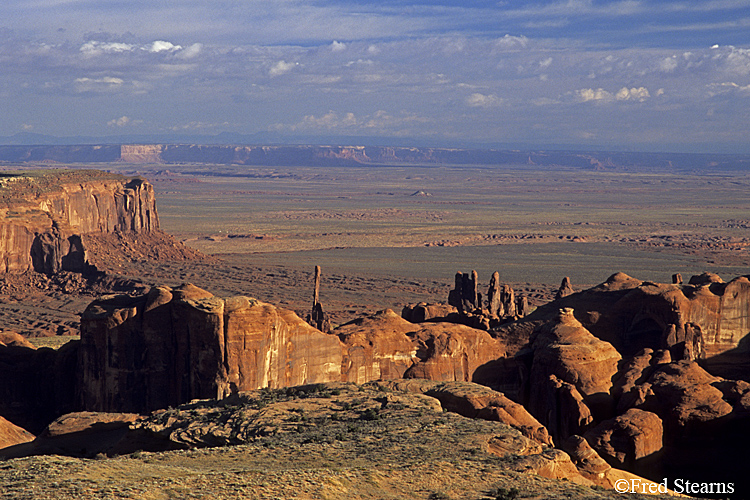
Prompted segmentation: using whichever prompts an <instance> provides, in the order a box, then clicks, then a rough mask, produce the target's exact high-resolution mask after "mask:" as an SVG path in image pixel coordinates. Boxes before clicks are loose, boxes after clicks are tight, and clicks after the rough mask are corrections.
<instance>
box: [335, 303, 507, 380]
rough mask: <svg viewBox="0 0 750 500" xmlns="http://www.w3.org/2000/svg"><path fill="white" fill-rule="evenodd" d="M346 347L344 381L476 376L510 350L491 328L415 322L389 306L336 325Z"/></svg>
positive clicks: (343, 370)
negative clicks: (377, 311) (481, 328)
mask: <svg viewBox="0 0 750 500" xmlns="http://www.w3.org/2000/svg"><path fill="white" fill-rule="evenodd" d="M334 333H336V334H337V335H338V336H339V338H341V341H342V342H343V344H344V346H345V354H344V365H343V367H342V377H344V378H343V379H342V380H347V381H351V382H357V383H362V382H364V381H367V380H378V379H393V378H401V377H407V378H427V379H431V380H443V381H452V380H462V381H472V380H475V379H476V378H477V377H479V378H481V377H482V375H483V372H482V371H481V368H482V367H483V366H484V365H486V364H488V363H490V362H491V361H494V360H495V359H497V358H500V357H502V356H504V355H505V349H504V347H503V346H502V345H501V344H500V343H499V342H498V341H496V340H495V339H493V338H492V337H491V336H490V335H489V334H488V333H487V332H484V331H480V330H476V329H474V328H469V327H467V326H464V325H457V324H453V323H419V324H416V325H415V324H413V323H410V322H409V321H407V320H405V319H403V318H401V317H399V316H398V315H397V314H395V313H394V312H393V311H391V310H390V309H388V310H385V311H381V312H379V313H376V314H374V315H372V316H368V317H365V318H361V319H359V320H355V321H352V322H350V323H347V324H345V325H342V326H340V327H338V328H337V329H336V330H334Z"/></svg>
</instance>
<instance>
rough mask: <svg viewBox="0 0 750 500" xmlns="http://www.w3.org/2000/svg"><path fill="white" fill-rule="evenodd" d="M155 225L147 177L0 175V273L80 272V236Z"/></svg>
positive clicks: (82, 266) (137, 230) (83, 254)
mask: <svg viewBox="0 0 750 500" xmlns="http://www.w3.org/2000/svg"><path fill="white" fill-rule="evenodd" d="M158 229H159V217H158V214H157V211H156V201H155V197H154V189H153V186H151V184H149V183H148V182H147V181H145V180H143V179H140V178H134V179H127V178H124V177H122V176H115V175H110V174H104V173H101V172H95V173H90V174H87V173H81V172H77V173H55V174H49V175H47V176H39V177H23V176H16V177H6V178H2V182H1V185H0V272H6V273H7V272H11V273H12V272H24V271H27V270H34V271H37V272H43V273H46V274H54V273H56V272H58V271H73V272H82V271H85V270H86V268H87V266H88V262H87V255H86V249H85V248H84V244H83V240H82V235H86V234H92V233H115V232H120V233H136V234H140V233H150V232H152V231H156V230H158Z"/></svg>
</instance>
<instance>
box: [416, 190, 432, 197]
mask: <svg viewBox="0 0 750 500" xmlns="http://www.w3.org/2000/svg"><path fill="white" fill-rule="evenodd" d="M411 196H422V197H427V196H432V194H431V193H428V192H427V191H422V190H421V189H420V190H419V191H414V192H413V193H412V194H411Z"/></svg>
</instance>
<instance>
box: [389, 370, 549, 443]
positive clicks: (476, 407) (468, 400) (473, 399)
mask: <svg viewBox="0 0 750 500" xmlns="http://www.w3.org/2000/svg"><path fill="white" fill-rule="evenodd" d="M381 385H384V386H386V387H391V388H394V389H397V390H401V391H406V392H417V393H421V394H426V395H428V396H432V397H433V398H436V399H437V400H438V401H440V404H441V405H442V406H443V408H445V409H446V410H448V411H450V412H453V413H458V414H459V415H463V416H465V417H468V418H480V419H483V420H492V421H497V422H502V423H504V424H506V425H509V426H511V427H513V428H514V429H517V430H519V431H520V432H521V433H522V434H523V435H524V436H526V437H527V438H529V439H532V440H534V441H536V442H538V443H540V444H542V445H546V446H553V442H552V439H551V438H550V436H549V434H548V433H547V429H545V428H544V426H543V425H542V424H540V423H539V422H538V421H537V420H536V419H535V418H534V417H532V416H531V415H530V414H529V412H528V411H526V408H524V407H523V406H521V405H520V404H518V403H516V402H514V401H511V400H510V399H508V398H507V397H506V396H505V395H504V394H503V393H501V392H497V391H493V390H492V389H490V388H488V387H485V386H483V385H479V384H474V383H471V382H438V381H433V380H425V379H416V380H408V381H406V380H405V381H400V380H399V381H391V382H381Z"/></svg>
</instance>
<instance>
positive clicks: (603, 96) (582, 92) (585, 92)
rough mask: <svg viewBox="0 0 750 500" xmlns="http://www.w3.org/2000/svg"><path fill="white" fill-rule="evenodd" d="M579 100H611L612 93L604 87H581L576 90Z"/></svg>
mask: <svg viewBox="0 0 750 500" xmlns="http://www.w3.org/2000/svg"><path fill="white" fill-rule="evenodd" d="M575 94H576V97H577V98H578V101H579V102H588V101H611V100H612V94H611V93H610V92H607V91H606V90H604V89H602V88H598V89H579V90H576V92H575Z"/></svg>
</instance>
